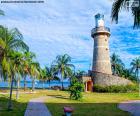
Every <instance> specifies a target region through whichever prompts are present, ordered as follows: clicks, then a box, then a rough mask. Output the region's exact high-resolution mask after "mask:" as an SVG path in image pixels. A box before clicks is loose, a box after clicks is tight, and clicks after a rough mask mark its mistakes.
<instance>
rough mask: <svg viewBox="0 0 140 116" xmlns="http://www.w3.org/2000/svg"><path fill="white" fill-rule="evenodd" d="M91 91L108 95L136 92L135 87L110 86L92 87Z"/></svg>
mask: <svg viewBox="0 0 140 116" xmlns="http://www.w3.org/2000/svg"><path fill="white" fill-rule="evenodd" d="M93 90H94V91H95V92H110V93H125V92H135V91H138V86H137V85H125V86H124V85H119V86H117V85H111V86H99V85H94V88H93Z"/></svg>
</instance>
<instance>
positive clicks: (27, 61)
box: [22, 52, 35, 91]
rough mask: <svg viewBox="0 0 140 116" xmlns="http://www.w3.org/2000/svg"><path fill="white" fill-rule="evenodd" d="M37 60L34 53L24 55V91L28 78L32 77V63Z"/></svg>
mask: <svg viewBox="0 0 140 116" xmlns="http://www.w3.org/2000/svg"><path fill="white" fill-rule="evenodd" d="M34 58H35V54H34V53H33V52H25V53H24V62H23V69H24V71H23V73H22V76H23V77H24V91H25V90H26V77H27V76H28V75H30V70H29V69H30V63H31V62H32V60H33V59H34Z"/></svg>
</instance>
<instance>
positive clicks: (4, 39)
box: [0, 26, 29, 109]
mask: <svg viewBox="0 0 140 116" xmlns="http://www.w3.org/2000/svg"><path fill="white" fill-rule="evenodd" d="M0 38H1V39H0V66H1V69H2V70H1V73H2V74H3V77H10V78H11V88H10V98H9V105H8V109H11V108H12V104H11V99H12V89H13V81H14V70H13V69H12V65H11V63H10V62H11V61H12V60H11V53H12V52H13V51H21V50H22V51H27V50H28V49H29V48H28V46H27V45H26V44H25V43H24V42H23V36H22V34H21V33H20V32H19V31H18V29H17V28H14V29H11V30H9V29H8V28H6V27H3V26H0Z"/></svg>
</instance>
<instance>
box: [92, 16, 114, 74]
mask: <svg viewBox="0 0 140 116" xmlns="http://www.w3.org/2000/svg"><path fill="white" fill-rule="evenodd" d="M91 36H92V37H93V39H94V51H93V64H92V71H93V73H94V72H99V73H105V74H112V71H111V63H110V54H109V37H110V29H109V28H108V27H105V24H104V15H102V14H97V15H95V28H93V29H92V31H91Z"/></svg>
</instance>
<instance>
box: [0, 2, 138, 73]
mask: <svg viewBox="0 0 140 116" xmlns="http://www.w3.org/2000/svg"><path fill="white" fill-rule="evenodd" d="M111 5H112V0H98V1H96V0H46V1H45V3H44V4H0V8H1V9H2V10H4V11H5V14H6V15H5V16H4V17H1V18H0V24H3V25H5V26H7V27H9V28H13V27H17V28H18V29H19V30H20V32H21V33H22V34H23V36H24V41H25V42H26V43H27V44H28V45H29V47H30V49H31V51H33V52H35V53H36V55H37V60H38V61H39V62H40V64H41V66H45V65H50V64H51V62H52V61H53V60H54V59H55V57H56V56H57V55H61V54H65V53H67V54H69V55H70V56H71V57H72V62H73V63H74V64H75V66H76V69H81V70H85V71H86V70H88V69H89V68H90V67H91V64H92V56H93V39H92V38H91V36H90V35H91V29H92V28H94V26H95V23H94V15H95V14H97V13H102V14H104V15H105V25H106V26H107V27H110V29H111V37H110V54H112V53H113V52H115V53H116V54H118V55H120V57H121V59H122V60H123V61H124V62H125V64H126V66H127V67H129V63H130V62H131V60H132V59H133V58H135V57H137V56H139V55H140V33H139V30H133V29H132V26H133V18H132V15H131V14H130V13H128V12H125V11H123V12H121V14H120V17H119V24H115V23H112V22H111V18H110V14H111Z"/></svg>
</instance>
